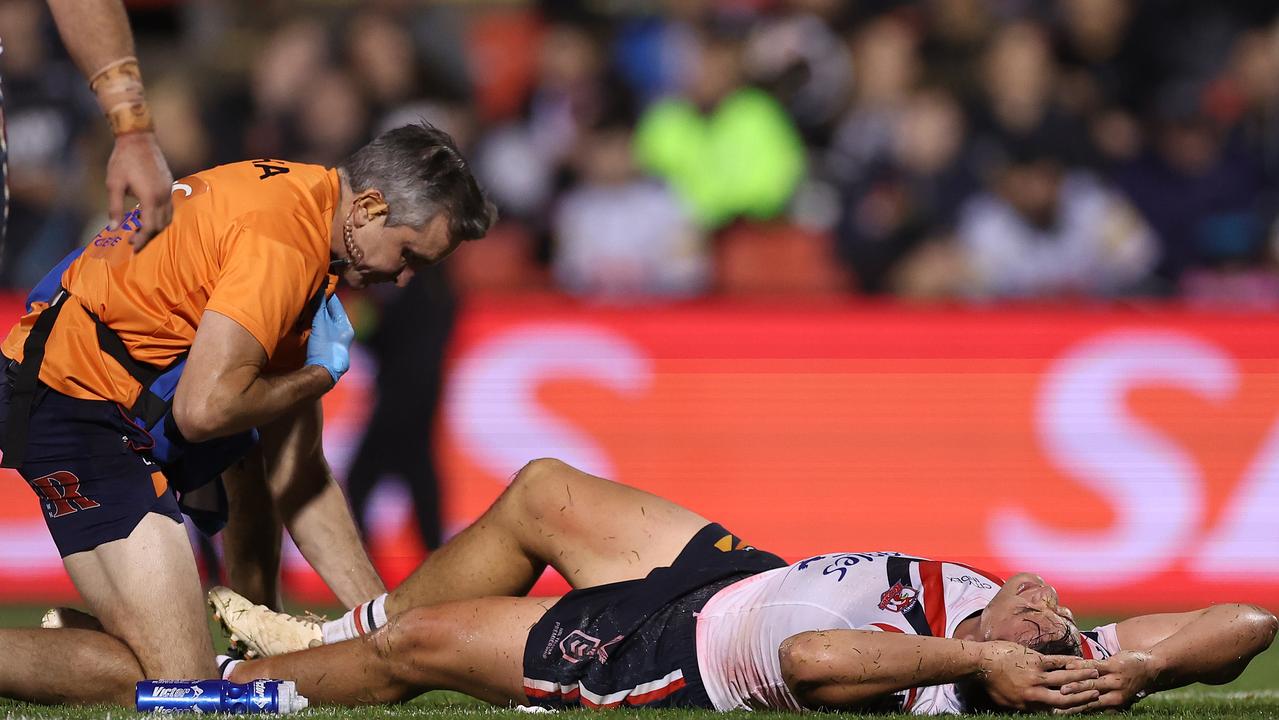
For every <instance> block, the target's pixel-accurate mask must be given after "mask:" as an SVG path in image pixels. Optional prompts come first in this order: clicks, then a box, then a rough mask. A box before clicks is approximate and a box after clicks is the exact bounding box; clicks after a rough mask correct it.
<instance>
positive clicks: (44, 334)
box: [0, 287, 70, 468]
mask: <svg viewBox="0 0 1279 720" xmlns="http://www.w3.org/2000/svg"><path fill="white" fill-rule="evenodd" d="M68 297H70V295H68V294H67V289H66V288H62V287H60V288H58V292H57V294H56V295H54V296H53V300H51V301H50V302H49V306H48V307H47V308H45V309H44V310H43V311H42V312H41V313H40V316H39V317H37V318H36V321H35V324H34V325H32V326H31V332H30V333H29V334H28V335H27V341H26V342H25V343H24V344H23V345H22V364H21V365H19V366H18V373H17V375H16V376H15V377H14V379H13V390H12V391H11V392H10V393H9V417H8V420H7V422H6V425H5V429H4V459H3V461H0V467H7V468H16V467H18V466H20V465H22V463H23V462H24V461H26V459H27V430H28V428H29V426H30V424H31V406H32V405H33V404H34V402H35V394H36V387H37V386H38V385H39V381H40V366H41V365H42V364H44V348H45V344H46V343H47V342H48V340H49V333H50V332H51V331H52V330H53V324H54V323H55V322H57V320H58V315H60V314H61V313H62V308H63V306H64V305H65V304H66V301H67V298H68Z"/></svg>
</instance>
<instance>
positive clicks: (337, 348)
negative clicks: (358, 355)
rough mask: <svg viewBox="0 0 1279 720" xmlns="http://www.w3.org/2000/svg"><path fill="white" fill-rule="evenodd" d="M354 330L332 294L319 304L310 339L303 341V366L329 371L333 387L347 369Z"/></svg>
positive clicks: (336, 298)
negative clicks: (312, 366)
mask: <svg viewBox="0 0 1279 720" xmlns="http://www.w3.org/2000/svg"><path fill="white" fill-rule="evenodd" d="M354 339H355V328H353V327H351V321H350V320H349V319H347V317H346V310H345V309H344V308H343V307H342V301H340V300H338V296H337V295H334V296H332V297H330V298H329V299H328V300H327V301H325V302H323V303H321V304H320V307H319V309H318V310H316V311H315V319H314V320H312V321H311V337H310V338H308V339H307V341H306V364H307V365H319V366H320V367H322V368H324V369H325V370H328V371H329V375H330V376H332V377H333V384H334V385H336V384H337V382H338V380H340V379H341V378H342V376H343V375H344V374H346V371H347V370H349V369H350V368H351V341H352V340H354Z"/></svg>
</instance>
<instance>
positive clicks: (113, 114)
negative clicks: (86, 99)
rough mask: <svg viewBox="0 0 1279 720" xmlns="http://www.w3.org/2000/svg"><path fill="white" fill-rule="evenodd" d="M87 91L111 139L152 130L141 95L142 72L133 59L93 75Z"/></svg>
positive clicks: (118, 61)
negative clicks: (104, 121)
mask: <svg viewBox="0 0 1279 720" xmlns="http://www.w3.org/2000/svg"><path fill="white" fill-rule="evenodd" d="M89 89H90V90H92V91H93V92H94V94H96V95H97V96H98V106H99V107H101V108H102V112H103V114H105V115H106V116H107V122H108V123H110V124H111V132H112V133H114V134H115V135H117V136H118V135H127V134H129V133H139V132H151V131H152V130H154V129H155V126H154V125H153V124H152V122H151V108H150V107H149V106H148V105H147V101H146V97H145V96H144V95H143V87H142V70H141V69H140V68H139V67H138V59H137V58H135V57H133V56H129V57H124V58H120V59H119V60H116V61H115V62H112V63H110V64H109V65H107V66H106V67H104V68H102V69H101V70H99V71H98V72H96V73H94V75H93V78H92V79H91V80H89Z"/></svg>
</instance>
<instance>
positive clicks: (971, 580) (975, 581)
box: [946, 575, 995, 590]
mask: <svg viewBox="0 0 1279 720" xmlns="http://www.w3.org/2000/svg"><path fill="white" fill-rule="evenodd" d="M946 579H947V580H948V581H949V582H953V583H960V584H963V585H972V586H973V587H978V588H981V589H982V590H990V589H993V588H994V587H995V586H994V585H991V584H990V583H988V582H986V581H985V580H983V579H981V578H979V577H973V576H972V575H959V576H956V577H949V578H946Z"/></svg>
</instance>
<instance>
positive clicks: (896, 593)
mask: <svg viewBox="0 0 1279 720" xmlns="http://www.w3.org/2000/svg"><path fill="white" fill-rule="evenodd" d="M918 599H919V591H918V590H916V589H915V588H913V587H911V586H909V585H902V584H901V581H900V580H898V581H897V582H895V583H893V586H892V587H890V588H888V589H887V590H885V591H884V592H883V594H882V595H880V596H879V609H880V610H892V611H893V612H899V613H904V612H906V611H907V610H909V609H911V608H913V607H915V602H916V601H917V600H918Z"/></svg>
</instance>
